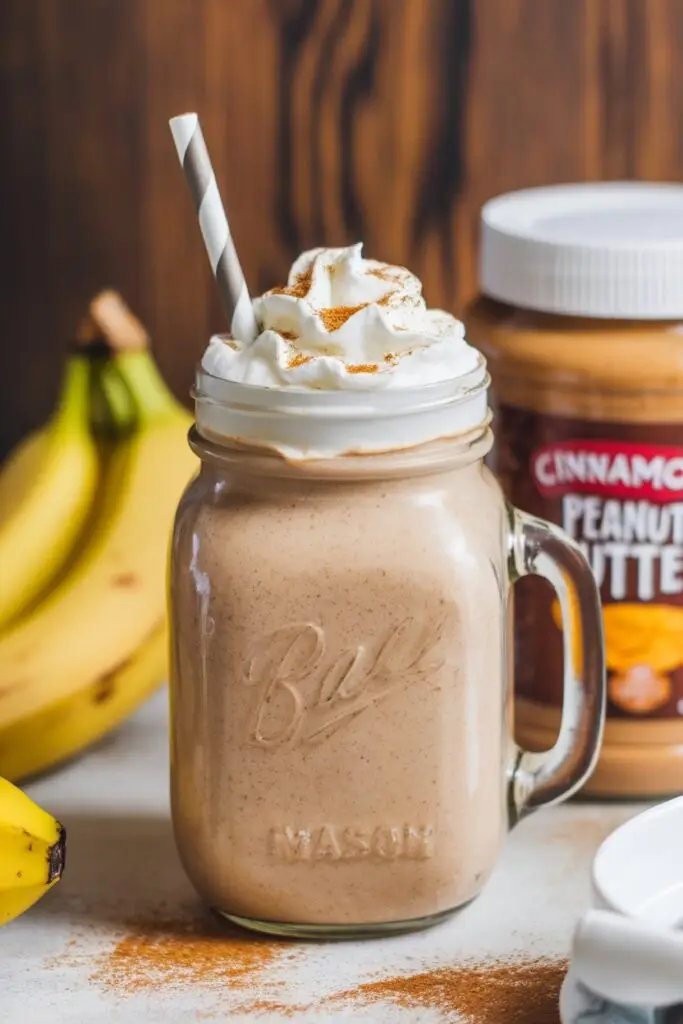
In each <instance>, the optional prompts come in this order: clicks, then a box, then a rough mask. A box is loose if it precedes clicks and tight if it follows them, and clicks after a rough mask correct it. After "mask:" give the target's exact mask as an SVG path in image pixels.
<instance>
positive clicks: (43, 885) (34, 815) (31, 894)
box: [0, 779, 66, 924]
mask: <svg viewBox="0 0 683 1024" xmlns="http://www.w3.org/2000/svg"><path fill="white" fill-rule="evenodd" d="M65 853H66V833H65V831H64V829H63V828H62V826H61V825H60V824H59V822H58V821H56V820H55V819H54V818H53V817H52V816H51V815H50V814H48V813H47V811H44V810H42V808H40V807H38V805H37V804H35V803H34V802H33V801H32V800H31V799H29V797H27V796H26V794H25V793H22V792H21V790H20V789H17V788H16V787H15V786H13V785H12V784H11V783H10V782H8V781H7V780H6V779H0V924H6V923H7V922H8V921H11V920H12V919H13V918H15V917H18V915H19V914H22V913H23V912H24V910H27V909H28V908H29V907H30V906H31V905H32V904H33V903H35V902H36V900H39V899H40V897H41V896H43V895H44V894H45V893H46V892H47V891H48V889H50V888H52V886H53V885H55V883H56V882H58V881H59V879H60V878H61V876H62V871H63V869H64V857H65Z"/></svg>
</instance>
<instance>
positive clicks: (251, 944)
mask: <svg viewBox="0 0 683 1024" xmlns="http://www.w3.org/2000/svg"><path fill="white" fill-rule="evenodd" d="M292 953H293V947H289V946H288V945H287V944H286V943H284V942H277V941H275V940H272V941H264V940H262V939H256V938H253V939H252V938H249V937H248V936H246V935H242V934H236V933H231V932H229V931H227V930H226V928H225V927H223V926H222V925H221V924H219V923H217V924H214V923H213V922H210V921H209V922H204V921H200V922H193V921H190V922H178V921H175V922H174V921H166V922H163V921H159V922H155V923H153V924H146V925H139V926H136V927H135V928H134V929H133V930H132V931H131V933H130V934H129V935H127V936H125V938H123V939H121V940H120V941H119V942H118V943H117V944H116V946H115V947H114V949H113V950H111V952H109V953H107V954H106V955H105V956H104V957H102V958H101V960H100V962H99V965H98V968H97V970H96V971H95V973H94V974H93V975H92V980H93V981H95V982H97V983H99V984H100V985H102V986H103V987H104V988H107V989H110V990H115V991H117V992H120V993H134V992H140V991H143V990H145V989H150V988H155V987H156V986H158V985H181V986H183V987H187V986H192V985H200V986H211V985H212V984H217V983H220V984H229V985H231V986H235V985H244V986H248V985H249V984H250V983H252V982H254V981H255V979H256V978H257V977H258V975H259V974H260V973H261V972H262V971H263V969H264V968H265V967H267V966H268V965H270V964H271V963H273V961H275V960H276V959H278V958H279V957H281V956H288V955H289V956H291V955H292Z"/></svg>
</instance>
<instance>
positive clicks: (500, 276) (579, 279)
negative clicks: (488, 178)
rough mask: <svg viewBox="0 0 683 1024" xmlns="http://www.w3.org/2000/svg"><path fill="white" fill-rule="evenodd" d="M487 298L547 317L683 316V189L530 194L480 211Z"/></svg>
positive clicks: (605, 187)
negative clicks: (565, 315)
mask: <svg viewBox="0 0 683 1024" xmlns="http://www.w3.org/2000/svg"><path fill="white" fill-rule="evenodd" d="M481 221H482V239H481V264H480V276H481V286H482V290H483V292H484V294H485V295H489V296H491V297H492V298H495V299H500V300H502V301H504V302H508V303H510V304H511V305H513V306H521V307H523V308H526V309H535V310H539V311H540V312H546V313H562V314H568V315H570V316H571V315H573V316H594V317H605V318H610V319H615V320H618V319H633V320H657V319H662V320H666V319H677V318H679V317H680V318H683V185H674V184H649V183H645V182H604V183H601V184H590V185H556V186H550V187H547V188H533V189H525V190H524V191H521V192H510V193H508V194H507V195H503V196H498V198H496V199H491V200H490V201H489V202H488V203H486V204H485V205H484V207H483V209H482V212H481Z"/></svg>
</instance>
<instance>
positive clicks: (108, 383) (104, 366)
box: [93, 357, 138, 437]
mask: <svg viewBox="0 0 683 1024" xmlns="http://www.w3.org/2000/svg"><path fill="white" fill-rule="evenodd" d="M93 392H94V395H93V404H95V403H97V404H99V406H100V409H101V413H100V417H99V422H98V424H97V425H98V426H99V428H100V430H101V431H102V432H106V433H110V434H111V433H112V432H113V434H114V435H115V436H117V437H121V436H123V435H126V434H129V433H130V432H131V431H132V430H133V429H134V427H135V425H136V423H137V421H138V415H137V409H136V408H135V404H134V402H133V398H132V396H131V393H130V391H129V390H128V387H127V386H126V382H125V381H124V380H123V378H122V377H121V374H120V373H118V371H117V370H116V367H115V365H114V364H113V362H112V360H111V358H110V357H106V358H105V359H98V360H97V362H96V363H95V364H94V366H93Z"/></svg>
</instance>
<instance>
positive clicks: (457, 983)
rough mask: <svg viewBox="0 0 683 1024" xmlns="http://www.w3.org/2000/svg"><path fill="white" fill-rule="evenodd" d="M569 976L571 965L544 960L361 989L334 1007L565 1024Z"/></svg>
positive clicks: (479, 1021) (480, 1022)
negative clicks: (562, 1000)
mask: <svg viewBox="0 0 683 1024" xmlns="http://www.w3.org/2000/svg"><path fill="white" fill-rule="evenodd" d="M566 970H567V963H566V961H564V960H549V959H543V958H542V959H538V960H531V961H511V962H509V963H500V962H494V963H491V964H486V963H484V964H477V965H472V966H468V965H463V966H462V967H443V968H439V969H437V970H434V971H423V972H421V973H419V974H411V975H408V976H406V977H395V978H386V979H383V980H381V981H373V982H369V983H367V984H365V985H359V986H358V987H357V988H355V989H352V990H351V991H349V992H344V993H342V994H340V995H339V996H336V997H335V1002H336V1001H338V1000H346V999H352V1000H353V1001H354V1003H355V1004H356V1005H361V1004H367V1003H376V1002H383V1003H387V1002H390V1003H394V1004H396V1005H398V1006H400V1007H404V1008H410V1007H424V1008H430V1009H436V1010H441V1011H442V1012H443V1011H455V1012H456V1013H457V1014H458V1016H459V1019H462V1021H463V1024H464V1022H465V1021H467V1022H468V1024H560V1015H559V1009H558V1001H559V992H560V986H561V985H562V980H563V978H564V975H565V973H566Z"/></svg>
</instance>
